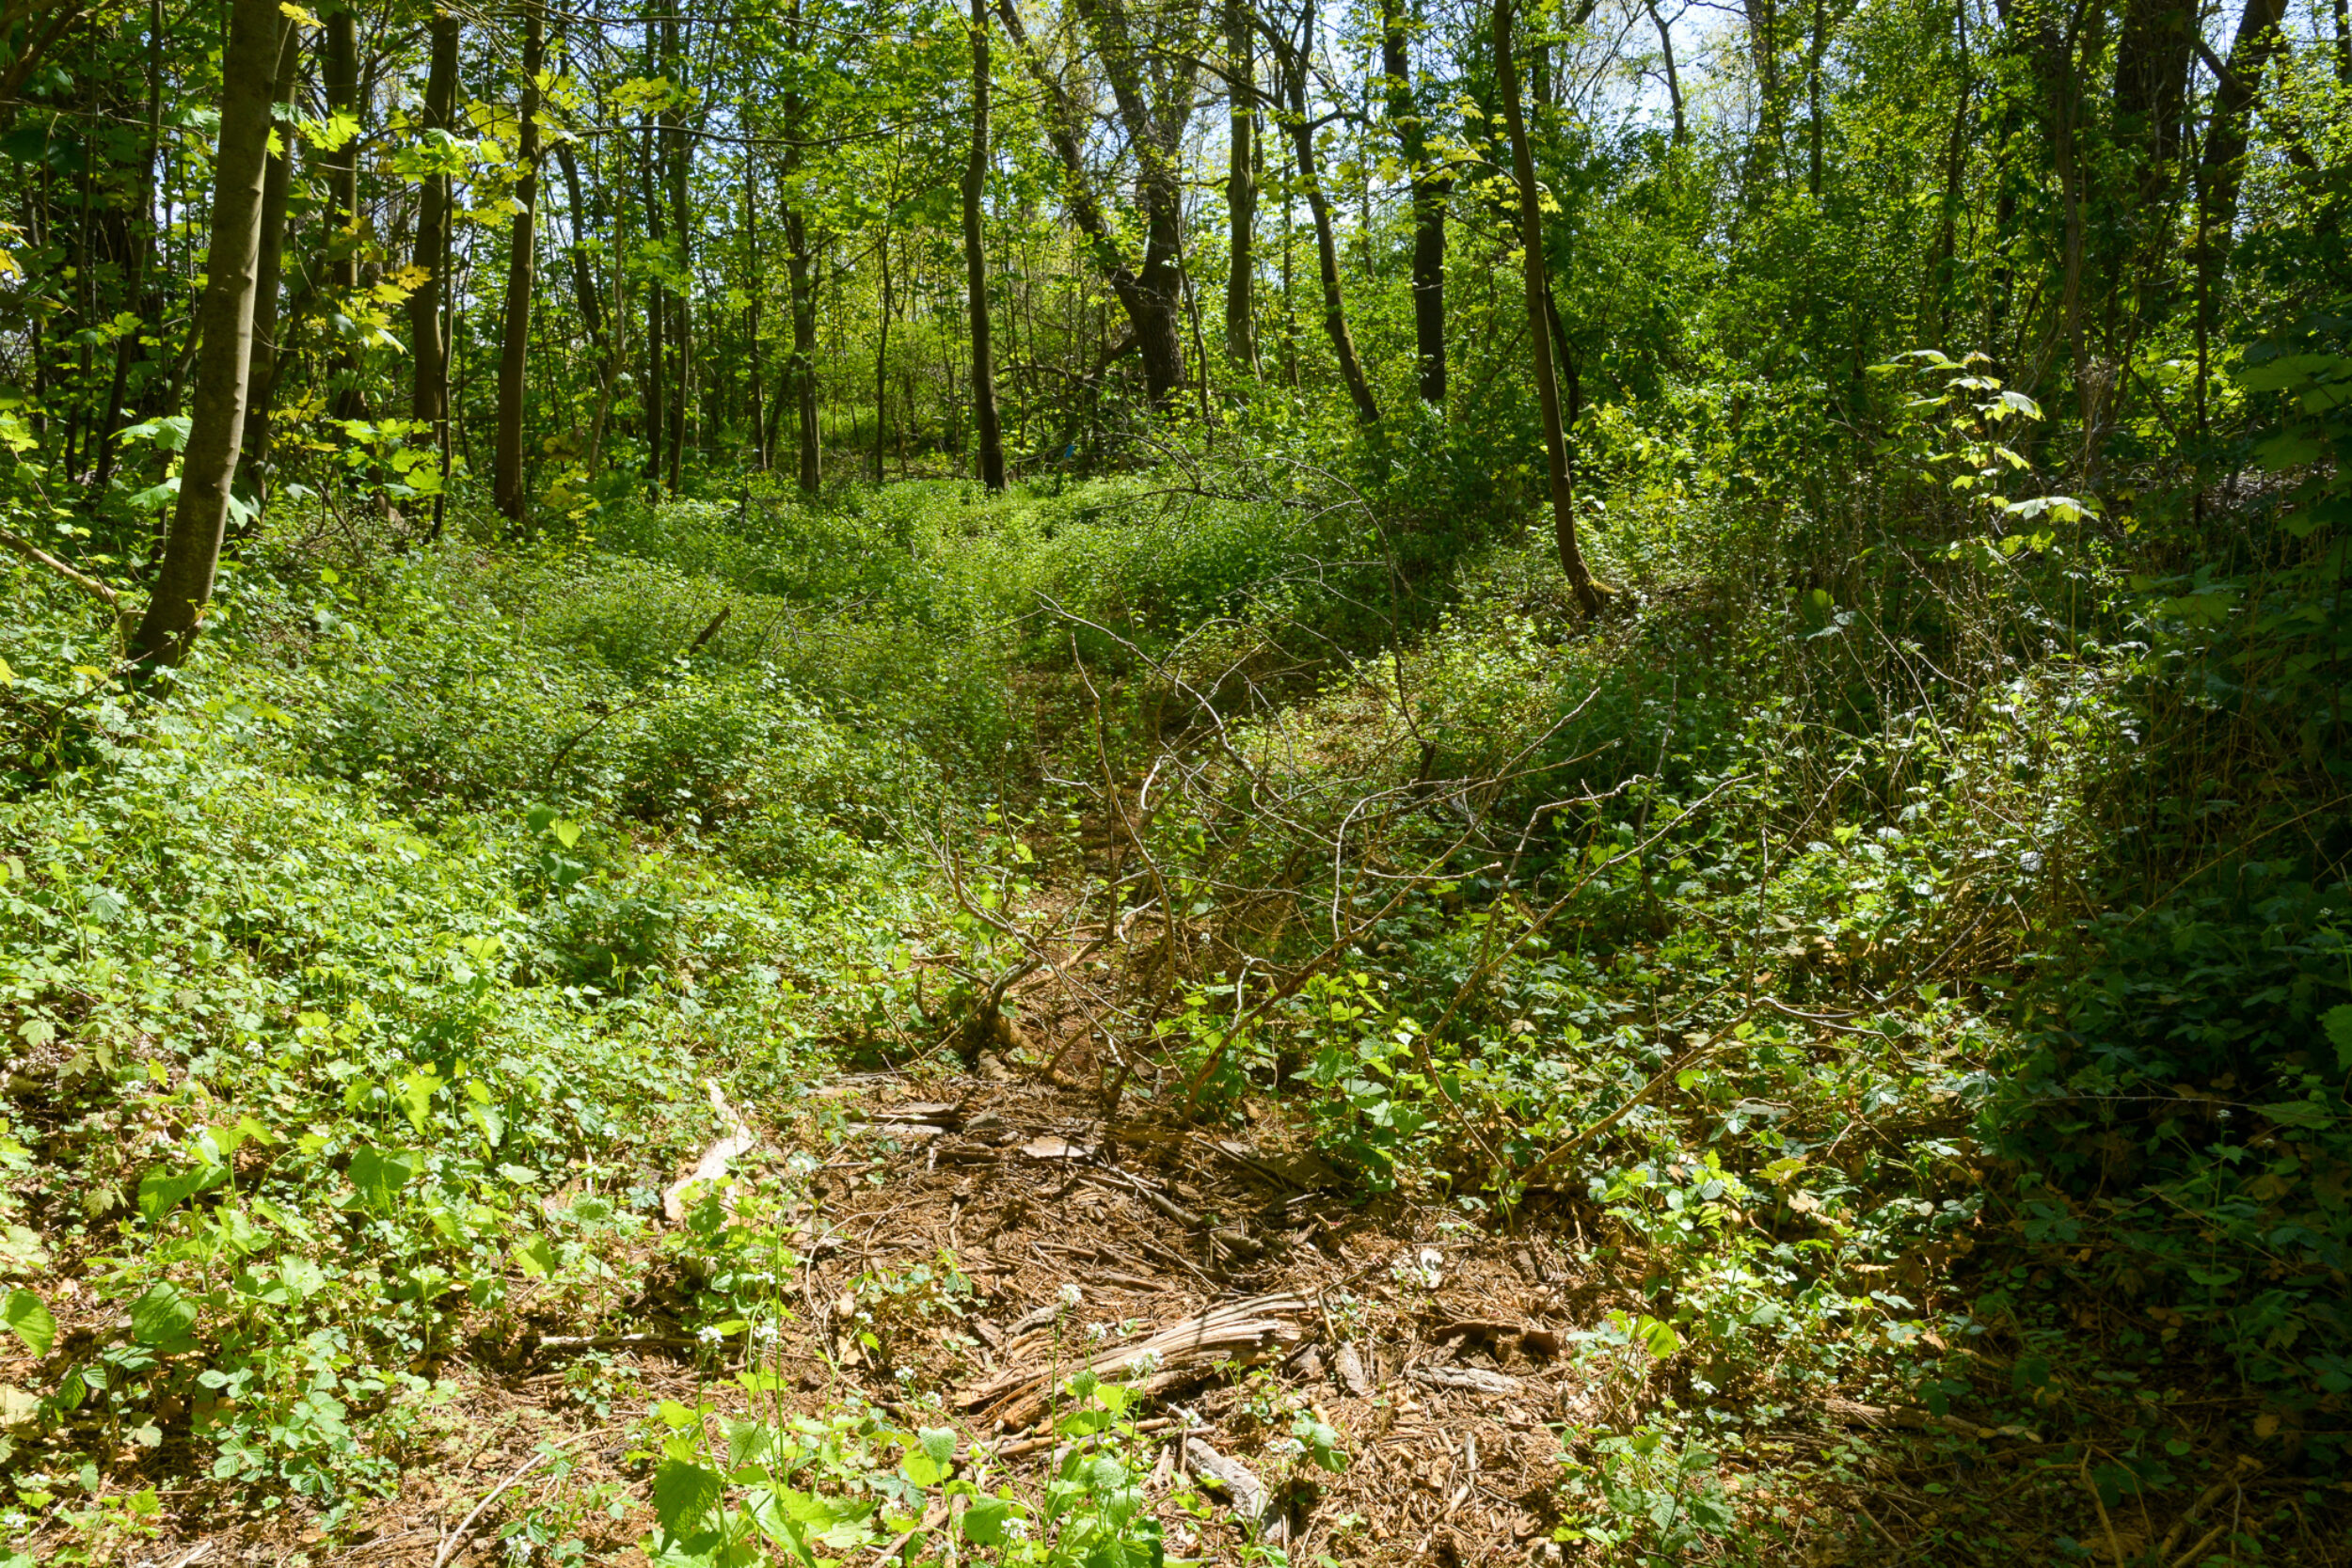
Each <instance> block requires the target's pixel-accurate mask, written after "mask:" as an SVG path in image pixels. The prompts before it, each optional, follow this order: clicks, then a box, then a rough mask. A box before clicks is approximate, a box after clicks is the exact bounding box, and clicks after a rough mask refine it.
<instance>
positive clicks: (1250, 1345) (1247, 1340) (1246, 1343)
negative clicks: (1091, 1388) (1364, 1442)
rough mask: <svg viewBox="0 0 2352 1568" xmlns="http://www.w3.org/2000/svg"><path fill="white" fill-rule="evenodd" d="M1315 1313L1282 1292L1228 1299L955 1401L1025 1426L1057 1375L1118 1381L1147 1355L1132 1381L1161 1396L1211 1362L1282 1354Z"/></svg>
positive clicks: (1041, 1410)
mask: <svg viewBox="0 0 2352 1568" xmlns="http://www.w3.org/2000/svg"><path fill="white" fill-rule="evenodd" d="M1313 1310H1314V1308H1313V1307H1312V1305H1311V1303H1309V1302H1308V1301H1307V1299H1306V1298H1305V1297H1303V1296H1296V1295H1292V1294H1289V1293H1287V1292H1284V1293H1280V1294H1276V1295H1268V1296H1252V1297H1250V1298H1248V1300H1245V1301H1232V1302H1227V1303H1225V1304H1224V1305H1222V1306H1219V1307H1211V1308H1210V1309H1209V1310H1208V1311H1206V1312H1203V1313H1201V1314H1200V1315H1199V1316H1198V1317H1192V1318H1186V1319H1184V1321H1183V1322H1181V1323H1171V1324H1169V1325H1168V1327H1166V1328H1163V1329H1161V1330H1160V1331H1159V1332H1158V1333H1156V1334H1153V1335H1151V1336H1149V1337H1147V1338H1141V1339H1134V1340H1130V1341H1128V1342H1127V1343H1126V1344H1123V1345H1115V1346H1113V1347H1111V1348H1110V1349H1109V1350H1106V1351H1104V1352H1102V1353H1101V1354H1097V1355H1095V1356H1092V1357H1091V1358H1089V1359H1088V1360H1086V1361H1083V1362H1080V1363H1078V1364H1077V1365H1075V1366H1063V1367H1055V1366H1052V1365H1046V1366H1038V1365H1034V1364H1032V1365H1029V1366H1025V1367H1015V1368H1011V1369H1009V1370H1006V1371H1003V1372H1000V1373H999V1374H997V1375H996V1376H995V1377H993V1378H991V1379H990V1380H989V1381H988V1382H986V1383H984V1384H981V1385H980V1386H978V1387H977V1388H971V1389H967V1390H965V1391H964V1392H963V1393H962V1394H961V1395H959V1396H958V1397H957V1402H958V1403H959V1404H961V1405H962V1406H963V1408H965V1409H966V1410H980V1409H984V1408H986V1407H988V1406H991V1405H993V1406H995V1407H996V1409H995V1418H996V1419H997V1420H998V1421H999V1422H1001V1423H1002V1424H1004V1425H1006V1426H1010V1427H1024V1426H1027V1425H1029V1424H1030V1423H1031V1422H1033V1421H1035V1420H1037V1419H1038V1418H1040V1417H1041V1416H1043V1415H1044V1414H1045V1412H1046V1409H1047V1407H1048V1405H1049V1404H1050V1403H1051V1402H1052V1399H1053V1393H1054V1383H1055V1381H1056V1380H1057V1378H1064V1377H1071V1376H1074V1375H1075V1374H1076V1373H1078V1372H1079V1371H1082V1370H1083V1371H1090V1372H1092V1373H1094V1374H1095V1376H1097V1377H1104V1378H1108V1377H1117V1376H1119V1375H1120V1374H1121V1373H1124V1372H1127V1371H1129V1370H1132V1369H1134V1368H1135V1367H1136V1363H1138V1362H1143V1361H1146V1359H1147V1357H1148V1358H1150V1361H1151V1363H1152V1364H1153V1365H1154V1366H1155V1370H1152V1371H1151V1372H1150V1373H1148V1374H1147V1375H1145V1376H1143V1377H1142V1378H1140V1379H1138V1380H1137V1381H1136V1386H1138V1387H1140V1388H1141V1389H1142V1390H1143V1391H1144V1392H1145V1393H1147V1394H1158V1393H1163V1392H1166V1391H1167V1390H1168V1389H1169V1388H1172V1387H1174V1386H1177V1385H1178V1384H1179V1383H1182V1382H1184V1381H1185V1380H1186V1379H1188V1378H1190V1377H1193V1376H1195V1375H1197V1374H1198V1373H1199V1372H1200V1370H1202V1369H1204V1368H1206V1367H1210V1366H1214V1365H1216V1363H1217V1362H1220V1361H1240V1362H1251V1361H1257V1360H1260V1359H1262V1358H1263V1356H1264V1355H1265V1354H1267V1352H1268V1351H1270V1350H1274V1349H1278V1348H1279V1349H1281V1350H1288V1349H1289V1348H1290V1347H1291V1346H1293V1345H1295V1344H1297V1343H1298V1342H1299V1341H1300V1340H1302V1339H1304V1338H1306V1337H1307V1331H1306V1329H1305V1328H1304V1327H1302V1326H1301V1325H1300V1323H1299V1322H1298V1320H1300V1319H1301V1318H1304V1317H1305V1316H1307V1315H1308V1314H1309V1313H1311V1311H1313Z"/></svg>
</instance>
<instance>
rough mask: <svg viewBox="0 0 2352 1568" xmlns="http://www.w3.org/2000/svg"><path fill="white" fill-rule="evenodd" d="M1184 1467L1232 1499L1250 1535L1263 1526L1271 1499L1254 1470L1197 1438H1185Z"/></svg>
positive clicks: (1235, 1511) (1234, 1507)
mask: <svg viewBox="0 0 2352 1568" xmlns="http://www.w3.org/2000/svg"><path fill="white" fill-rule="evenodd" d="M1184 1467H1185V1468H1186V1469H1188V1470H1190V1471H1191V1472H1192V1473H1193V1474H1194V1475H1196V1476H1200V1477H1201V1478H1202V1479H1204V1480H1207V1481H1215V1482H1216V1484H1217V1485H1218V1486H1220V1487H1222V1488H1224V1490H1225V1495H1226V1496H1227V1497H1231V1498H1232V1499H1233V1512H1234V1513H1236V1514H1237V1515H1239V1516H1240V1517H1241V1519H1242V1520H1243V1521H1244V1522H1245V1523H1246V1524H1248V1526H1249V1528H1250V1529H1251V1530H1252V1532H1255V1531H1256V1530H1257V1529H1258V1528H1261V1527H1262V1526H1263V1525H1264V1523H1265V1516H1266V1510H1267V1509H1268V1508H1269V1507H1271V1506H1272V1504H1273V1502H1274V1496H1273V1494H1272V1493H1270V1492H1268V1491H1267V1490H1266V1485H1265V1482H1264V1481H1260V1480H1259V1479H1258V1473H1257V1472H1256V1471H1255V1470H1252V1469H1251V1468H1250V1467H1249V1466H1248V1465H1244V1464H1243V1463H1242V1462H1241V1461H1240V1460H1238V1459H1228V1458H1226V1457H1225V1456H1224V1455H1223V1454H1221V1453H1219V1452H1217V1451H1216V1449H1213V1448H1211V1447H1209V1445H1208V1444H1206V1443H1203V1442H1202V1441H1201V1440H1200V1438H1198V1437H1187V1438H1185V1439H1184Z"/></svg>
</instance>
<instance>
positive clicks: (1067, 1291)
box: [1060, 1283, 1086, 1307]
mask: <svg viewBox="0 0 2352 1568" xmlns="http://www.w3.org/2000/svg"><path fill="white" fill-rule="evenodd" d="M1060 1294H1061V1304H1062V1305H1063V1306H1064V1307H1075V1306H1077V1305H1078V1303H1080V1302H1082V1301H1084V1300H1086V1292H1085V1291H1081V1290H1079V1289H1078V1287H1077V1285H1076V1284H1075V1283H1071V1284H1065V1285H1064V1286H1063V1287H1062V1288H1061V1291H1060Z"/></svg>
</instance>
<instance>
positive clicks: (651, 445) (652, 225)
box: [637, 4, 670, 489]
mask: <svg viewBox="0 0 2352 1568" xmlns="http://www.w3.org/2000/svg"><path fill="white" fill-rule="evenodd" d="M647 16H648V20H647V21H646V24H645V30H646V33H647V34H648V36H650V35H651V34H652V33H653V31H654V29H655V27H656V25H657V24H656V23H654V22H653V21H652V20H651V6H650V4H649V5H648V7H647ZM647 54H648V55H650V54H651V49H650V47H648V50H647ZM647 71H648V74H657V73H659V71H660V67H658V66H655V65H654V64H653V63H652V62H651V60H650V58H649V59H648V61H647ZM638 129H639V130H640V132H641V133H642V134H643V137H642V143H641V148H640V150H641V152H642V154H643V156H641V157H640V158H639V160H638V165H637V173H638V187H639V191H638V200H639V205H641V206H642V207H643V208H644V214H645V239H646V242H647V243H648V245H651V246H652V247H653V248H654V249H657V250H659V249H660V247H661V245H662V243H663V240H664V237H665V235H666V233H667V226H666V225H665V224H663V223H662V221H661V204H660V202H658V201H657V200H655V199H654V190H653V165H654V129H653V120H652V118H651V117H650V116H640V117H639V119H638ZM668 289H669V285H668V284H667V283H665V282H664V281H662V279H661V278H660V277H649V278H647V279H646V280H645V382H644V400H643V401H644V420H645V478H646V479H647V481H649V482H650V483H652V484H653V485H654V486H655V487H656V488H657V489H658V488H660V484H661V475H662V464H661V438H662V436H663V434H664V432H665V431H666V430H667V428H668V425H667V419H666V416H667V413H668V410H667V409H666V408H665V407H664V406H663V403H664V399H663V383H664V381H665V379H666V376H667V373H668V369H669V364H668V359H667V356H666V352H665V351H666V346H667V345H666V344H665V343H664V341H663V339H664V338H665V336H666V334H665V333H664V332H663V330H662V327H663V324H664V323H665V322H666V321H667V320H668V317H669V313H670V303H669V298H668Z"/></svg>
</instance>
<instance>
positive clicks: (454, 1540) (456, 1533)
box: [433, 1434, 584, 1568]
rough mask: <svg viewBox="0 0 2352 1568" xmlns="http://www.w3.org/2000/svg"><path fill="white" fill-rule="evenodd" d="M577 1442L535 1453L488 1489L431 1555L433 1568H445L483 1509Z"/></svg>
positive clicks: (568, 1439) (571, 1439)
mask: <svg viewBox="0 0 2352 1568" xmlns="http://www.w3.org/2000/svg"><path fill="white" fill-rule="evenodd" d="M583 1435H584V1434H583ZM579 1441H580V1438H578V1437H566V1438H565V1439H564V1441H563V1442H561V1443H557V1444H554V1445H552V1446H550V1447H548V1448H544V1449H540V1450H539V1451H538V1452H537V1453H534V1454H532V1456H531V1458H530V1459H528V1460H526V1461H525V1462H524V1464H523V1466H522V1468H520V1469H518V1470H516V1472H515V1473H514V1474H513V1475H511V1476H508V1477H507V1478H506V1479H505V1480H504V1481H500V1482H499V1483H498V1484H497V1485H496V1486H494V1487H492V1488H491V1489H490V1495H489V1496H488V1497H485V1498H483V1499H482V1500H481V1501H480V1502H478V1503H476V1504H474V1505H473V1512H472V1513H469V1514H467V1515H466V1516H465V1518H463V1519H461V1520H459V1521H458V1524H457V1528H455V1529H453V1530H452V1531H451V1532H450V1533H449V1535H448V1537H447V1538H446V1539H444V1540H443V1541H442V1542H441V1549H440V1550H439V1551H437V1552H435V1553H434V1554H433V1568H446V1564H447V1563H448V1562H449V1560H450V1554H451V1553H453V1552H454V1551H456V1550H457V1544H458V1543H459V1542H461V1541H463V1540H465V1539H466V1532H467V1531H468V1530H469V1529H471V1528H473V1522H474V1521H475V1520H476V1519H479V1518H481V1517H482V1511H483V1510H484V1509H485V1508H488V1507H489V1506H490V1505H491V1504H492V1503H494V1502H496V1501H498V1500H499V1499H500V1498H501V1497H504V1496H505V1495H506V1494H507V1493H508V1492H509V1491H512V1490H513V1489H514V1487H515V1484H516V1482H517V1481H521V1480H522V1479H523V1477H525V1476H527V1475H529V1474H531V1472H532V1471H533V1470H535V1469H537V1468H538V1467H539V1466H540V1465H545V1464H546V1463H547V1462H548V1460H550V1459H553V1458H554V1457H555V1456H556V1455H557V1454H559V1453H562V1452H563V1451H564V1449H567V1448H570V1447H571V1446H572V1445H573V1444H574V1443H577V1442H579Z"/></svg>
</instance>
